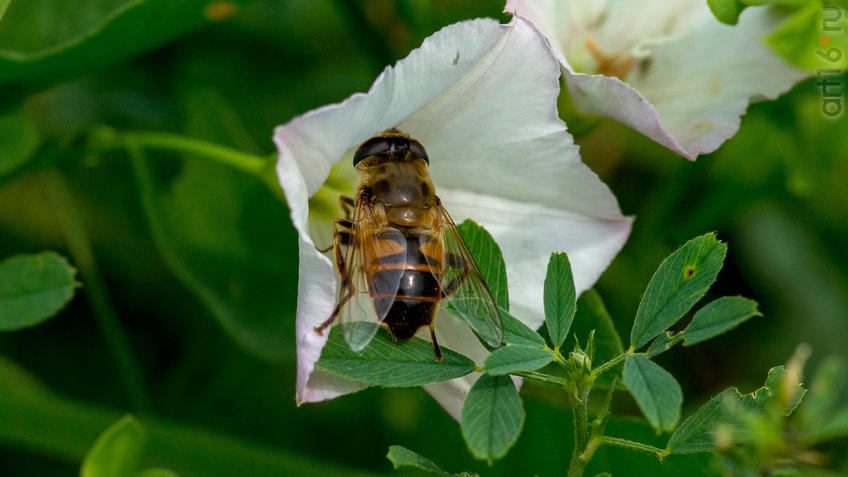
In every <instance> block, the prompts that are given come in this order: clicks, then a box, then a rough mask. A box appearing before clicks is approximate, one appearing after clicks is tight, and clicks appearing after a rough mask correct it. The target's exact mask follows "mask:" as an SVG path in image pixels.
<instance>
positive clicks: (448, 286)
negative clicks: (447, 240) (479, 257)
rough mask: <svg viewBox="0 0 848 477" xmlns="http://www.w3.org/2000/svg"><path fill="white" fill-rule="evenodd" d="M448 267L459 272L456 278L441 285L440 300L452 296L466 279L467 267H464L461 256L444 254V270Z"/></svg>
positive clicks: (463, 260)
mask: <svg viewBox="0 0 848 477" xmlns="http://www.w3.org/2000/svg"><path fill="white" fill-rule="evenodd" d="M448 267H450V268H455V269H458V270H461V272H460V274H459V275H458V276H456V277H453V278H451V279H450V280H447V281H446V282H445V283H444V284H443V285H442V298H446V297H449V296H451V295H453V294H454V292H455V291H457V290H459V287H461V286H462V283H463V282H464V281H465V278H466V277H468V267H466V266H465V259H463V258H462V257H461V256H459V255H456V254H453V253H446V254H445V268H448Z"/></svg>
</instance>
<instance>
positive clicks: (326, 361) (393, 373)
mask: <svg viewBox="0 0 848 477" xmlns="http://www.w3.org/2000/svg"><path fill="white" fill-rule="evenodd" d="M353 324H355V323H352V325H353ZM442 354H443V356H444V358H445V360H444V361H443V362H436V361H434V360H433V356H434V355H433V345H432V343H430V342H429V341H426V340H422V339H418V338H413V339H412V340H410V341H407V342H395V341H394V340H393V339H392V338H391V337H390V336H389V335H388V333H386V332H385V331H383V330H380V331H379V332H378V333H377V335H376V336H374V339H372V340H371V342H370V343H369V344H368V346H366V347H365V349H363V350H362V351H361V352H359V353H357V352H355V351H353V350H351V349H350V348H349V347H348V346H347V344H346V343H345V341H344V338H343V337H342V336H341V333H340V332H339V331H338V327H337V326H334V327H333V328H332V329H331V330H330V337H329V339H328V340H327V345H326V346H325V347H324V351H323V352H322V353H321V359H319V360H318V362H317V363H316V364H315V366H317V367H319V368H321V369H323V370H325V371H329V372H331V373H333V374H337V375H340V376H345V377H348V378H350V379H354V380H356V381H362V382H365V383H369V384H376V385H379V386H386V387H407V386H422V385H424V384H429V383H435V382H438V381H445V380H448V379H453V378H458V377H460V376H465V375H466V374H468V373H470V372H472V371H474V370H475V369H476V366H475V364H474V361H472V360H470V359H469V358H466V357H465V356H463V355H461V354H459V353H457V352H455V351H453V350H450V349H448V348H445V347H442Z"/></svg>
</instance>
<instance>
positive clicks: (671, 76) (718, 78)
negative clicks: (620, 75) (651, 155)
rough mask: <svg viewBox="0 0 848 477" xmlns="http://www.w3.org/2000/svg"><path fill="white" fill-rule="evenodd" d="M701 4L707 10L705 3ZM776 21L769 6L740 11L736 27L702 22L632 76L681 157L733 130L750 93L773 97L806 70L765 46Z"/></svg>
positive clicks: (661, 48) (756, 96)
mask: <svg viewBox="0 0 848 477" xmlns="http://www.w3.org/2000/svg"><path fill="white" fill-rule="evenodd" d="M701 9H702V11H703V15H710V13H709V11H708V9H707V7H706V5H703V6H702V8H701ZM776 24H777V18H776V17H774V16H773V15H772V10H770V9H767V8H748V9H746V10H745V11H744V12H742V15H741V17H740V19H739V23H738V24H737V25H736V26H735V27H731V26H728V25H723V24H721V23H719V22H718V21H717V20H716V21H711V22H705V23H704V24H703V26H702V28H699V29H698V30H696V31H694V32H693V33H692V35H690V36H688V37H686V38H685V39H681V40H680V41H677V42H671V43H666V44H663V45H661V46H659V47H657V49H656V50H655V55H654V61H653V62H652V64H651V67H650V69H649V70H648V74H647V75H645V77H643V78H640V77H638V76H637V77H634V78H633V81H632V84H633V86H634V87H635V88H636V89H637V90H639V91H640V92H641V93H642V94H643V95H644V97H645V98H647V99H648V101H650V103H651V104H652V105H653V106H654V108H656V110H657V111H658V112H659V115H660V117H661V118H662V122H663V125H664V126H665V128H666V129H667V130H668V131H669V132H670V133H671V135H672V136H674V138H675V139H676V140H677V142H678V143H679V144H680V147H681V149H682V153H683V154H684V155H685V156H687V157H692V158H694V157H696V156H697V155H699V154H705V153H709V152H712V151H714V150H716V149H717V148H718V147H719V146H720V145H721V144H722V143H723V142H724V141H725V140H727V139H728V138H730V137H731V136H733V135H734V134H736V131H738V130H739V123H740V116H741V115H743V114H745V110H746V109H747V108H748V104H749V103H750V101H751V100H752V99H762V98H767V99H775V98H777V97H778V96H780V95H781V94H783V93H784V92H786V91H787V90H789V88H791V87H792V85H793V84H795V83H796V82H798V81H800V80H801V79H802V78H804V77H805V76H806V73H804V72H802V71H800V70H797V69H795V68H793V67H792V66H790V65H789V64H788V63H786V62H785V61H784V60H783V59H782V58H780V57H779V56H778V55H777V53H775V52H774V51H772V50H771V49H770V48H769V47H768V45H766V44H765V40H764V35H765V33H766V32H767V31H769V30H770V29H771V28H772V27H774V26H775V25H776ZM731 51H732V52H733V53H732V54H728V52H731ZM678 152H680V151H678Z"/></svg>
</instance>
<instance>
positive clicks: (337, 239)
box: [315, 217, 355, 335]
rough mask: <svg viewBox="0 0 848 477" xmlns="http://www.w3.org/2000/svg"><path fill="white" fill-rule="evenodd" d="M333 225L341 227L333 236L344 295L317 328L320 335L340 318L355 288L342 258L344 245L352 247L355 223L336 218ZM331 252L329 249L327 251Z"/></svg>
mask: <svg viewBox="0 0 848 477" xmlns="http://www.w3.org/2000/svg"><path fill="white" fill-rule="evenodd" d="M333 225H334V226H336V227H339V229H337V230H336V232H335V234H334V235H333V245H332V246H333V248H334V249H335V256H336V269H337V270H338V271H339V275H341V277H342V283H341V289H342V295H341V297H340V298H339V302H338V303H337V304H336V308H335V309H334V310H333V313H331V314H330V317H329V318H327V319H326V320H324V322H323V323H321V324H320V325H318V326H316V327H315V332H316V333H318V334H319V335H322V334H324V330H325V329H327V328H328V327H329V326H330V325H332V324H333V322H334V321H336V318H338V316H339V312H340V311H341V309H342V307H344V306H345V305H346V304H347V302H349V301H350V299H351V298H352V297H353V293H354V291H355V290H354V288H353V280H351V277H350V273H347V268H345V261H344V256H342V248H341V246H342V245H347V246H349V245H350V242H351V240H352V238H353V223H352V222H351V221H350V220H346V219H340V218H338V217H336V218H335V219H333ZM327 250H329V248H328V249H327Z"/></svg>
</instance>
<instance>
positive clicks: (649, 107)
mask: <svg viewBox="0 0 848 477" xmlns="http://www.w3.org/2000/svg"><path fill="white" fill-rule="evenodd" d="M505 11H507V12H509V13H513V14H516V15H518V16H519V17H522V18H525V19H527V20H529V21H530V22H532V23H533V24H534V25H535V26H536V27H537V28H539V30H541V31H542V32H543V33H544V34H545V36H546V37H547V38H548V39H549V41H550V43H551V46H552V48H553V50H554V54H555V55H557V57H558V58H559V60H560V63H561V64H562V68H563V74H564V75H565V81H566V84H567V86H568V90H569V92H570V93H571V95H572V98H573V100H574V103H575V105H576V106H577V108H578V109H579V110H580V111H582V112H584V113H587V114H595V115H601V116H607V117H610V118H612V119H615V120H617V121H620V122H621V123H624V124H626V125H628V126H630V127H632V128H633V129H635V130H637V131H639V132H640V133H642V134H644V135H646V136H647V137H649V138H651V139H653V140H654V141H656V142H658V143H660V144H662V145H663V146H666V147H667V148H669V149H671V150H672V151H675V152H677V153H678V154H680V155H682V156H684V157H687V158H690V159H694V158H696V157H697V156H698V155H699V154H705V153H709V152H712V151H714V150H716V149H717V148H718V147H719V146H720V145H721V144H722V143H723V142H724V141H725V140H727V139H728V138H730V137H731V136H733V135H734V134H736V131H738V129H739V123H740V116H741V115H742V114H744V113H745V110H746V109H747V107H748V104H749V102H750V101H752V100H757V99H762V98H766V99H774V98H776V97H777V96H779V95H780V94H782V93H784V92H786V91H787V90H788V89H789V88H790V87H791V86H792V85H793V84H794V83H795V82H797V81H799V80H800V79H802V78H803V77H804V76H806V73H804V72H803V71H801V70H798V69H795V68H794V67H792V66H790V65H789V64H788V63H786V62H785V61H784V60H783V59H782V58H781V57H780V56H779V55H778V54H777V53H776V52H774V51H772V50H771V49H770V48H769V47H768V46H767V45H766V43H765V36H764V35H765V34H766V33H767V32H768V31H770V30H771V29H772V28H773V27H774V26H775V25H777V23H778V22H779V21H780V20H781V18H780V17H779V16H777V15H775V13H774V10H772V9H770V8H749V9H746V10H745V11H744V12H743V13H742V15H741V17H740V19H739V23H738V24H737V25H736V26H733V27H731V26H728V25H724V24H722V23H720V22H719V21H718V20H717V19H716V18H715V17H714V16H713V14H712V13H711V12H710V10H709V8H708V7H707V2H706V1H705V0H641V1H638V2H637V1H633V0H598V1H582V0H507V2H506V7H505Z"/></svg>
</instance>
